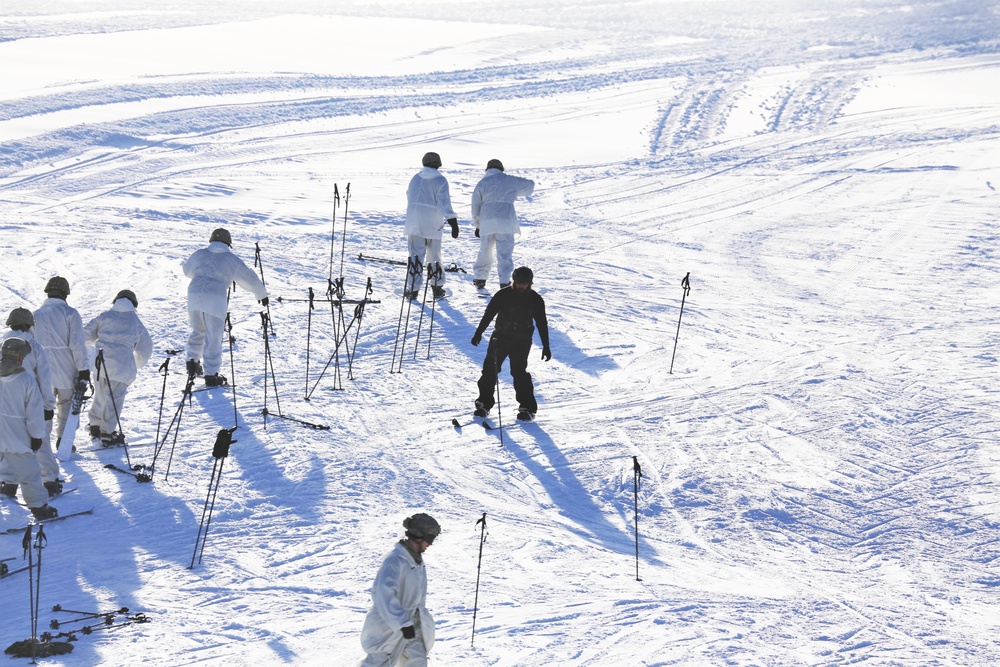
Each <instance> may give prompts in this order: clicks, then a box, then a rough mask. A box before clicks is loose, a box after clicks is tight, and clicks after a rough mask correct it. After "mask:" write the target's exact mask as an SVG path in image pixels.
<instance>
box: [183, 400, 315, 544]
mask: <svg viewBox="0 0 1000 667" xmlns="http://www.w3.org/2000/svg"><path fill="white" fill-rule="evenodd" d="M195 396H196V397H197V402H198V403H199V404H200V405H201V406H202V408H203V409H204V412H205V415H206V416H208V417H209V418H210V419H212V420H214V421H215V422H216V424H218V426H219V428H220V429H223V428H232V419H233V416H234V414H233V407H232V398H233V396H232V390H231V389H229V390H227V391H226V392H225V393H224V394H223V393H219V392H212V391H205V392H198V393H196V394H195ZM239 398H240V399H242V400H243V403H244V405H246V404H247V399H246V398H245V397H242V396H240V397H239ZM239 407H240V404H239V403H238V404H237V411H238V412H239ZM257 412H258V413H259V410H257ZM238 423H239V424H240V428H238V429H236V431H234V432H233V445H232V447H231V448H230V450H229V455H230V456H232V457H234V458H235V459H236V460H237V461H238V462H239V464H240V466H239V467H240V475H241V483H242V484H244V485H246V486H248V487H250V488H256V489H257V490H258V491H259V492H260V494H261V495H262V496H263V498H262V499H261V502H262V503H263V502H274V503H275V504H279V505H280V504H286V502H285V501H287V500H289V499H294V503H292V504H290V505H289V507H290V508H292V507H293V508H294V509H295V511H296V513H297V514H298V515H299V516H300V517H301V518H302V520H303V523H306V524H315V522H317V521H318V520H319V518H320V516H319V513H318V512H317V509H316V508H319V507H321V506H322V504H323V503H322V501H323V499H324V498H325V497H326V475H325V473H324V469H323V462H322V460H320V458H319V456H317V455H316V453H311V455H310V462H309V465H310V468H309V470H308V472H307V473H306V474H305V475H304V476H303V481H301V482H295V481H292V480H290V479H288V478H287V477H286V476H285V471H284V470H283V469H282V468H281V467H279V466H278V464H277V463H276V462H275V458H274V453H273V450H274V446H275V445H274V444H273V443H271V444H269V443H266V442H263V441H261V440H260V439H259V438H258V437H257V436H256V435H254V433H253V431H251V430H250V429H249V428H248V427H247V419H246V415H245V414H243V413H242V412H239V421H238ZM294 428H305V427H303V426H298V425H295V424H291V423H285V422H283V421H282V420H281V419H280V418H274V417H271V418H268V420H267V429H268V431H272V432H274V433H275V434H280V435H279V437H280V438H281V439H282V440H286V441H290V440H291V439H292V437H291V436H289V435H288V431H289V429H294ZM215 435H216V432H212V433H206V434H205V441H206V444H208V445H209V447H211V443H214V442H215ZM209 451H211V449H210V448H209ZM230 470H231V467H230ZM207 472H208V471H206V477H205V479H206V485H207V480H208V479H209V478H208V475H207ZM230 483H231V482H230ZM225 484H226V479H221V480H220V487H221V488H222V489H224V485H225ZM224 498H225V493H224V492H223V491H222V490H220V499H224ZM221 509H223V511H224V510H225V507H224V506H223V507H222V508H221Z"/></svg>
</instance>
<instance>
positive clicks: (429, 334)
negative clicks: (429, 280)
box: [427, 264, 444, 359]
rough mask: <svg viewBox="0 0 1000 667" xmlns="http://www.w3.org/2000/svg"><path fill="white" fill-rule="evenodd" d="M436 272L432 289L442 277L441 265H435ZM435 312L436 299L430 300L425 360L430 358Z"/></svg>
mask: <svg viewBox="0 0 1000 667" xmlns="http://www.w3.org/2000/svg"><path fill="white" fill-rule="evenodd" d="M435 266H436V267H437V270H436V271H435V273H434V288H435V289H437V285H438V281H439V280H441V278H442V277H444V273H442V271H441V265H440V264H435ZM436 310H437V297H436V296H434V297H433V298H432V299H431V325H430V326H429V327H428V328H427V358H428V359H430V358H431V339H432V338H433V337H434V312H435V311H436Z"/></svg>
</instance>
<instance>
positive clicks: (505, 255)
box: [472, 159, 535, 289]
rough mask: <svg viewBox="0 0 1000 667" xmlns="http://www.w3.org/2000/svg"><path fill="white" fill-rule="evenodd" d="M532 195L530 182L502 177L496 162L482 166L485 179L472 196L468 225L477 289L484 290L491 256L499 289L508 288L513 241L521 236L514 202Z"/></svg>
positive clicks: (502, 172)
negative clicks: (475, 251)
mask: <svg viewBox="0 0 1000 667" xmlns="http://www.w3.org/2000/svg"><path fill="white" fill-rule="evenodd" d="M534 191H535V182H534V181H532V180H530V179H527V178H521V177H520V176H510V175H509V174H506V173H504V170H503V162H501V161H500V160H496V159H493V160H490V161H489V162H487V163H486V175H485V176H483V178H482V180H480V181H479V183H478V184H477V185H476V189H475V190H474V191H473V192H472V222H473V224H474V225H475V227H476V236H477V237H479V256H478V257H477V258H476V263H475V265H474V266H473V269H472V276H473V280H472V282H473V284H474V285H475V286H476V287H477V288H480V289H482V288H484V287H486V279H487V278H488V277H489V275H490V269H491V268H492V266H493V255H494V252H495V253H496V261H497V275H498V276H499V278H500V287H501V288H504V287H507V286H508V285H510V274H511V272H512V271H513V270H514V259H513V257H514V238H515V237H516V236H520V234H521V226H520V225H519V224H518V222H517V212H516V211H515V210H514V200H516V199H517V198H518V197H530V196H531V193H532V192H534Z"/></svg>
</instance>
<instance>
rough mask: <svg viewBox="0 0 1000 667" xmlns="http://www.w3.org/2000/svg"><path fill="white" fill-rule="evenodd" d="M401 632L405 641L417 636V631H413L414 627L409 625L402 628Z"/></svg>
mask: <svg viewBox="0 0 1000 667" xmlns="http://www.w3.org/2000/svg"><path fill="white" fill-rule="evenodd" d="M400 631H401V632H402V633H403V637H404V638H405V639H413V638H414V637H416V636H417V631H416V630H414V629H413V626H412V625H408V626H406V627H405V628H400Z"/></svg>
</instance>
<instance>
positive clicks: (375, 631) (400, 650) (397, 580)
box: [358, 513, 441, 667]
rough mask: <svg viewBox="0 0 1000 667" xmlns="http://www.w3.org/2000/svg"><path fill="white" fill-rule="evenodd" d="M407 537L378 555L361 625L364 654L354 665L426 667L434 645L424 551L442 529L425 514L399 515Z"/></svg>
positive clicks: (367, 666) (432, 518)
mask: <svg viewBox="0 0 1000 667" xmlns="http://www.w3.org/2000/svg"><path fill="white" fill-rule="evenodd" d="M403 528H405V529H406V537H405V539H402V540H400V541H399V542H397V543H396V546H395V547H394V548H393V550H392V551H390V552H389V554H388V555H387V556H386V557H385V560H384V561H382V566H381V567H380V568H379V571H378V574H377V575H376V576H375V583H374V585H373V586H372V608H371V610H369V612H368V615H367V616H365V624H364V627H363V628H362V630H361V647H362V648H363V649H364V650H365V653H367V654H368V655H367V656H366V657H365V659H364V660H362V661H361V662H360V663H359V664H358V667H426V665H427V655H428V653H430V650H431V647H432V646H433V645H434V619H433V618H432V617H431V615H430V612H428V611H427V608H426V606H425V601H426V599H427V572H426V571H425V570H424V560H423V554H424V552H425V551H427V548H428V547H429V546H431V544H433V543H434V539H435V538H436V537H437V536H438V535H440V534H441V526H440V525H438V522H437V521H435V520H434V517H432V516H430V515H429V514H423V513H420V514H414V515H413V516H411V517H408V518H406V519H405V520H404V521H403Z"/></svg>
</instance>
